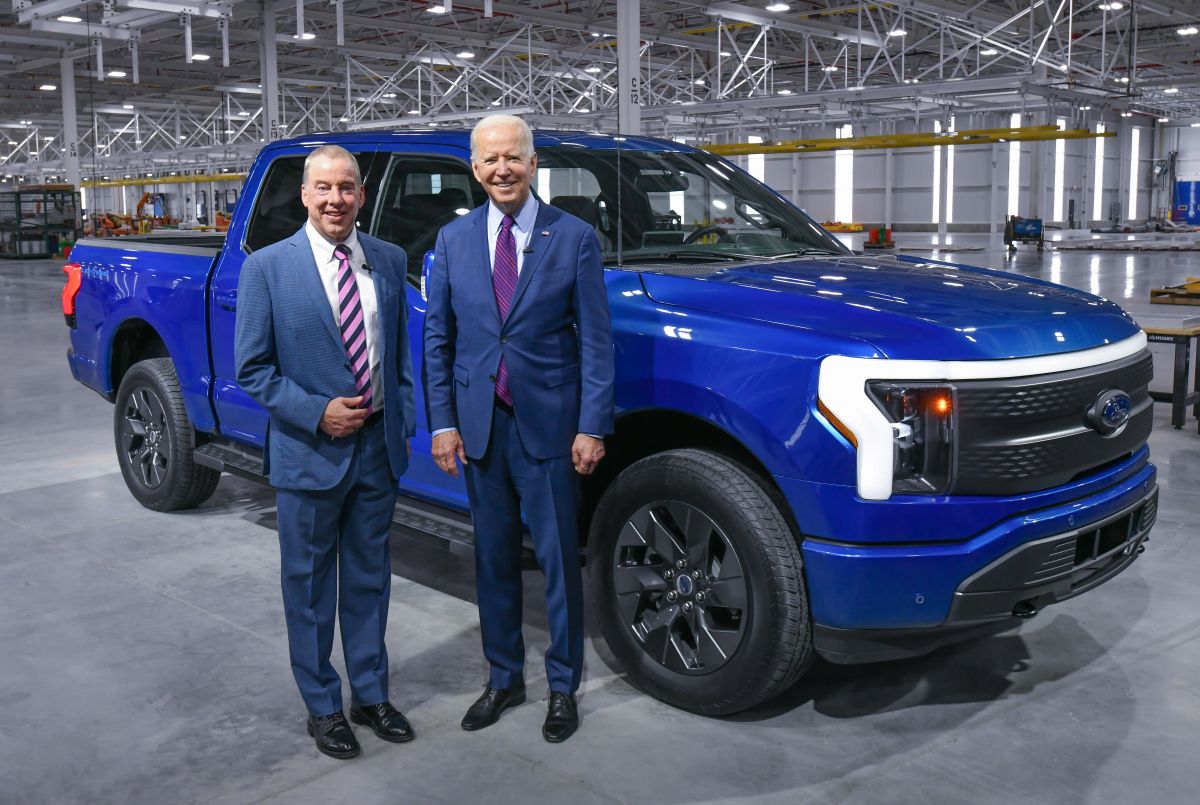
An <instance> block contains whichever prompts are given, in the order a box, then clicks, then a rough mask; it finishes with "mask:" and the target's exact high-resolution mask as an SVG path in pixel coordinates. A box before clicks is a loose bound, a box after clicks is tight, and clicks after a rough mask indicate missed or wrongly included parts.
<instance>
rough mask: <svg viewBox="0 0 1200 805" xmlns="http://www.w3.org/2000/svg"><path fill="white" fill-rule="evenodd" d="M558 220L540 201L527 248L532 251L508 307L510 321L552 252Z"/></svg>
mask: <svg viewBox="0 0 1200 805" xmlns="http://www.w3.org/2000/svg"><path fill="white" fill-rule="evenodd" d="M557 218H558V215H556V214H555V211H554V209H553V208H552V207H550V205H549V204H547V203H546V202H544V201H541V200H540V199H539V200H538V213H537V218H536V219H535V220H534V222H533V231H532V232H530V233H529V246H528V247H527V248H528V249H529V250H530V251H529V252H528V253H527V254H526V255H525V262H524V263H522V265H521V274H520V276H518V277H517V288H516V290H514V291H513V298H512V304H511V305H509V306H508V319H511V318H512V317H513V311H514V310H516V309H517V305H518V304H520V303H521V296H522V295H523V294H524V293H525V289H526V288H528V287H529V283H530V281H531V280H532V279H533V275H534V274H536V273H537V270H538V267H539V266H541V264H542V258H544V257H545V256H546V252H548V251H550V241H552V240H554V228H553V227H552V226H551V222H552V221H554V220H556V219H557ZM508 319H505V321H508Z"/></svg>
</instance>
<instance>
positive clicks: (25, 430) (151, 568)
mask: <svg viewBox="0 0 1200 805" xmlns="http://www.w3.org/2000/svg"><path fill="white" fill-rule="evenodd" d="M925 243H928V239H926V240H925ZM918 245H919V243H918ZM939 256H942V257H947V255H944V254H943V255H939ZM955 257H956V255H953V254H951V255H948V259H955ZM957 257H958V258H959V259H961V260H962V261H964V262H970V263H975V264H980V265H990V266H994V267H1006V268H1009V269H1011V270H1015V271H1019V272H1021V273H1025V274H1030V275H1034V276H1039V277H1045V278H1047V279H1057V280H1060V281H1062V282H1064V283H1066V284H1070V285H1074V286H1077V287H1082V288H1085V289H1089V290H1095V291H1097V292H1099V293H1102V294H1104V295H1107V296H1109V297H1110V298H1113V299H1115V300H1118V301H1119V302H1121V303H1122V304H1126V305H1128V306H1129V308H1130V309H1131V310H1133V311H1134V312H1135V314H1136V313H1137V312H1138V311H1144V312H1149V310H1148V309H1149V305H1148V304H1146V300H1147V296H1148V289H1149V288H1151V287H1156V286H1160V285H1164V284H1172V283H1177V282H1181V281H1182V280H1183V279H1184V277H1186V276H1187V275H1188V274H1193V275H1195V274H1197V273H1200V254H1166V255H1164V254H1135V255H1111V254H1102V255H1095V256H1093V255H1089V254H1081V253H1077V252H1072V253H1064V254H1052V253H1047V254H1045V255H1041V256H1039V255H1037V254H1036V253H1035V252H1020V253H1018V255H1017V256H1016V257H1015V258H1013V259H1012V260H1006V259H1005V258H1004V256H1003V254H1002V253H1000V252H999V251H998V250H996V249H994V248H988V249H987V250H985V251H983V252H971V253H964V254H961V255H957ZM59 269H60V262H59V261H51V260H45V261H26V262H0V372H2V374H0V377H2V380H0V456H2V459H0V550H2V551H3V555H2V557H0V614H2V616H3V617H0V715H2V717H3V721H4V723H3V726H0V802H3V803H22V804H23V803H43V802H44V803H65V802H86V803H109V802H113V803H127V802H138V803H141V802H145V803H161V802H209V801H217V802H231V803H243V802H264V801H265V802H281V803H282V802H287V803H307V802H323V803H328V802H339V803H340V802H354V803H465V802H488V803H542V802H545V803H571V805H584V803H592V802H596V803H662V804H663V805H670V804H673V803H693V802H705V803H709V802H772V803H774V802H778V803H792V802H805V803H809V802H815V803H834V802H837V803H840V802H855V803H877V802H878V803H910V802H911V803H922V805H926V804H927V803H941V802H973V803H990V802H995V803H1032V802H1045V803H1055V805H1068V804H1069V803H1085V802H1086V803H1107V802H1113V803H1125V802H1130V801H1138V802H1143V803H1173V802H1184V801H1194V799H1193V798H1194V796H1195V791H1196V789H1197V786H1198V785H1200V764H1198V763H1197V759H1198V758H1200V693H1198V692H1197V690H1198V688H1197V684H1196V682H1197V679H1200V585H1197V578H1198V577H1200V542H1198V541H1197V534H1196V523H1197V522H1198V521H1200V496H1198V495H1197V481H1198V480H1200V436H1198V435H1197V434H1196V431H1195V427H1194V425H1195V423H1194V420H1193V421H1191V422H1189V425H1188V427H1186V428H1184V429H1183V430H1174V429H1172V428H1171V427H1170V426H1169V424H1168V421H1167V409H1166V407H1165V406H1164V405H1159V406H1158V411H1157V422H1156V426H1155V429H1154V433H1153V435H1152V437H1151V445H1152V450H1153V456H1154V460H1155V462H1156V463H1157V464H1158V467H1159V481H1160V483H1161V485H1162V497H1161V506H1160V513H1159V520H1158V525H1157V527H1156V528H1155V531H1154V533H1153V538H1152V541H1151V543H1150V546H1149V550H1148V551H1147V552H1146V554H1145V555H1144V556H1143V557H1142V558H1141V559H1140V560H1139V561H1138V562H1136V563H1135V564H1134V565H1133V566H1132V567H1131V568H1130V569H1129V570H1128V571H1127V572H1125V573H1124V574H1123V575H1121V576H1120V577H1118V578H1117V579H1115V580H1113V581H1112V582H1110V583H1109V584H1107V585H1105V586H1103V587H1102V588H1100V589H1097V590H1095V591H1093V592H1091V593H1089V594H1088V595H1085V596H1082V597H1080V598H1077V599H1074V600H1072V601H1069V602H1066V603H1064V604H1062V605H1060V606H1058V607H1054V608H1051V609H1049V610H1047V611H1045V612H1043V613H1042V614H1041V615H1039V616H1038V617H1037V618H1036V619H1034V620H1033V621H1031V622H1029V623H1028V624H1026V625H1025V626H1024V627H1023V628H1021V629H1020V630H1019V631H1014V632H1010V633H1006V634H1003V635H1000V636H997V637H992V638H988V639H981V640H977V641H975V642H972V643H968V644H965V645H960V646H956V647H952V648H947V649H943V650H941V651H939V652H937V653H935V654H933V655H931V656H928V657H925V658H922V659H918V660H912V661H906V662H894V663H886V664H882V665H874V666H863V667H857V668H842V667H835V666H830V665H825V664H818V665H817V666H816V667H815V668H814V669H813V671H812V672H811V673H810V675H809V676H808V677H807V678H806V679H805V680H803V681H802V682H801V683H800V685H798V686H797V687H796V688H795V689H793V690H792V691H791V692H789V693H787V694H785V695H784V696H783V697H781V698H780V699H778V700H777V701H774V702H771V703H769V704H768V705H765V706H763V707H761V708H759V709H757V710H755V711H752V712H749V713H744V714H742V715H740V716H738V717H736V718H729V719H709V718H701V717H698V716H693V715H690V714H688V713H684V712H680V711H678V710H674V709H672V708H670V707H667V706H666V705H663V704H660V703H659V702H657V701H655V700H654V699H651V698H649V697H647V696H644V695H642V694H640V693H639V692H638V691H637V690H635V689H633V688H631V687H630V686H629V685H628V684H627V683H626V682H625V681H623V680H622V678H621V676H620V675H619V674H617V673H616V672H615V671H614V670H613V667H612V666H611V665H610V664H609V663H608V662H607V661H606V660H607V657H606V654H605V651H604V649H603V646H602V645H600V644H598V643H596V642H594V641H590V642H589V648H588V655H587V670H586V675H585V679H584V684H583V688H582V691H581V694H582V695H581V697H580V707H581V711H582V714H583V727H582V729H581V730H580V732H579V734H578V735H576V736H575V737H573V738H572V739H571V740H570V741H569V742H567V743H566V744H563V745H558V746H551V745H549V744H546V743H545V742H544V741H543V740H542V739H541V737H540V735H539V728H540V725H541V719H542V717H543V713H544V710H543V706H542V705H541V704H539V703H536V702H535V703H531V704H529V705H526V706H525V707H522V708H520V709H518V710H516V711H514V712H512V713H511V714H509V715H507V716H506V717H505V718H504V719H503V720H502V721H501V722H500V723H499V724H498V725H496V726H494V727H492V728H490V729H488V730H485V731H483V732H480V733H474V734H468V733H465V732H463V731H462V730H461V729H460V728H459V726H458V721H459V718H460V717H461V715H462V713H463V711H464V710H465V708H466V707H467V705H468V704H469V703H470V702H471V701H472V700H473V699H474V698H475V696H476V695H477V694H478V692H479V685H480V684H481V683H482V682H483V680H484V677H485V669H484V665H483V661H482V659H481V657H480V651H479V632H478V625H477V621H476V615H475V609H474V605H473V603H472V600H471V599H472V595H473V593H472V580H471V578H472V577H471V572H472V571H471V567H470V562H469V561H466V560H464V559H462V558H459V557H456V556H454V555H452V554H450V553H449V552H446V551H442V550H439V549H437V548H433V547H429V546H426V545H422V544H417V543H415V542H412V541H410V540H404V539H397V540H395V544H394V546H393V553H394V556H395V558H396V570H397V575H396V577H395V579H394V582H393V601H392V611H391V623H390V625H389V630H388V645H389V651H390V653H391V656H392V699H393V701H394V702H396V704H397V705H398V706H400V707H401V708H402V709H403V710H405V712H406V713H407V714H408V715H409V716H410V717H411V719H412V721H413V724H414V726H415V728H416V730H417V732H418V737H417V740H416V741H415V742H413V743H411V744H407V745H403V746H396V745H391V744H385V743H382V742H380V741H378V740H376V739H375V738H374V736H371V735H370V734H364V732H363V731H362V730H359V735H360V739H361V741H362V744H363V754H362V756H361V757H359V758H358V759H356V760H353V761H349V762H343V761H335V760H331V759H329V758H326V757H324V756H322V755H319V754H318V753H317V752H316V750H315V749H314V748H313V744H312V741H311V739H309V737H308V736H307V735H306V734H305V732H304V725H303V709H302V706H301V703H300V700H299V697H298V695H297V693H296V690H295V687H294V685H293V682H292V679H291V675H290V672H289V669H288V662H287V651H286V642H285V636H284V627H283V616H282V611H281V604H280V599H279V584H278V577H277V573H278V561H279V560H278V548H277V544H276V539H275V534H274V530H273V529H274V502H273V496H272V494H271V493H270V492H269V491H268V490H266V489H264V488H261V487H257V486H254V485H252V484H250V483H248V482H244V481H241V480H238V479H236V478H230V477H226V478H225V479H224V480H223V481H222V483H221V486H220V488H219V489H218V490H217V493H216V494H215V496H214V497H213V498H212V499H211V500H210V501H209V502H208V503H207V504H206V505H204V506H203V507H201V508H199V509H197V510H194V511H191V512H188V513H184V514H170V515H166V514H157V513H154V512H150V511H147V510H145V509H142V508H141V507H140V506H138V505H137V504H136V503H135V502H134V500H133V499H132V497H131V496H130V495H129V494H128V492H127V491H126V490H125V487H124V485H123V483H122V480H121V476H120V474H119V472H118V470H117V467H116V463H115V458H114V456H113V447H112V425H111V423H112V407H111V406H110V405H109V404H108V403H107V402H105V401H104V400H102V399H100V398H99V397H98V396H96V395H95V394H94V393H93V392H91V391H88V390H87V389H85V388H83V387H82V386H80V385H78V384H77V383H75V382H74V381H73V380H72V379H71V377H70V373H69V372H68V370H67V366H66V361H65V359H64V353H65V351H66V347H67V334H66V330H65V328H64V326H63V321H62V316H61V313H60V310H59V302H58V292H59V289H60V288H61V286H62V280H61V278H62V274H61V273H60V270H59ZM1156 307H1157V306H1156ZM1190 551H1197V553H1191V552H1190ZM527 575H528V586H529V588H530V592H529V595H528V596H527V598H528V600H531V601H536V600H537V599H538V594H537V587H538V584H539V581H538V579H539V576H538V574H537V573H536V572H530V573H528V574H527ZM526 637H527V641H528V645H529V652H530V660H529V663H528V671H529V681H530V684H531V686H532V691H537V690H539V689H540V688H541V687H542V686H543V684H544V679H543V677H542V673H543V672H542V670H541V663H540V662H539V661H538V659H537V658H538V655H539V654H540V652H541V651H542V650H543V649H544V648H545V645H546V632H545V628H544V617H543V614H542V613H541V612H540V611H539V610H538V609H537V607H536V606H532V607H530V611H529V613H528V616H527V628H526ZM532 691H531V692H532ZM1189 792H1191V793H1189Z"/></svg>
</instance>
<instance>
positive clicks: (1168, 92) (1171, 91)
mask: <svg viewBox="0 0 1200 805" xmlns="http://www.w3.org/2000/svg"><path fill="white" fill-rule="evenodd" d="M1177 92H1179V87H1167V88H1166V89H1164V90H1163V94H1164V95H1174V94H1175V93H1177Z"/></svg>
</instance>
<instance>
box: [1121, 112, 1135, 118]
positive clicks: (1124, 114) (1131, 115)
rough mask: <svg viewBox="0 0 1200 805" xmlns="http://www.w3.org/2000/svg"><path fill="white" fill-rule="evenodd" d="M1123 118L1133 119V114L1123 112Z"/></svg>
mask: <svg viewBox="0 0 1200 805" xmlns="http://www.w3.org/2000/svg"><path fill="white" fill-rule="evenodd" d="M1121 117H1133V112H1122V113H1121Z"/></svg>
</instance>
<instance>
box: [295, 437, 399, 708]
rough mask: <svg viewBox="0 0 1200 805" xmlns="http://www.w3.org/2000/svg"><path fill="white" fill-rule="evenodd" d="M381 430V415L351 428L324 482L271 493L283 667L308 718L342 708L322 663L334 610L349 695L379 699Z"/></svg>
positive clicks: (387, 578)
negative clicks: (287, 658)
mask: <svg viewBox="0 0 1200 805" xmlns="http://www.w3.org/2000/svg"><path fill="white" fill-rule="evenodd" d="M383 434H384V426H383V418H382V417H378V418H377V419H376V421H374V422H372V423H370V424H368V425H364V426H363V427H362V428H360V429H359V430H358V431H357V433H356V434H355V436H354V437H352V438H356V439H358V445H357V448H356V449H355V451H354V458H353V459H352V460H351V462H350V468H349V470H347V472H346V475H345V477H344V478H342V481H341V483H339V484H338V485H337V486H335V487H334V488H333V489H326V490H320V491H311V490H296V489H280V490H278V493H277V502H278V508H279V550H280V558H281V563H280V564H281V571H282V572H281V580H282V586H283V608H284V614H285V616H286V618H287V631H288V648H289V653H290V655H291V661H292V674H293V675H294V676H295V678H296V684H297V685H298V686H299V688H300V695H301V696H302V697H303V698H304V704H305V706H306V707H307V708H308V712H309V713H310V714H311V715H314V716H322V715H328V714H330V713H336V712H338V711H340V710H342V680H341V678H340V677H339V676H338V673H337V671H336V670H334V668H333V665H332V664H331V663H330V662H329V655H330V652H331V651H332V649H333V631H334V629H333V627H334V617H335V615H336V616H337V617H338V619H339V623H340V625H341V632H342V651H343V653H344V655H345V659H346V673H347V676H348V677H349V681H350V691H351V695H352V697H353V702H354V703H355V704H358V705H371V704H378V703H379V702H382V701H384V700H386V699H387V698H388V656H387V647H386V646H385V645H384V632H385V631H386V629H387V615H388V599H389V598H390V596H391V589H392V560H391V554H390V553H389V552H388V532H389V530H390V528H391V524H392V515H393V512H394V510H395V507H396V480H395V479H394V478H393V477H392V472H391V467H390V466H389V465H388V455H387V446H386V443H385V441H384V435H383Z"/></svg>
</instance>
